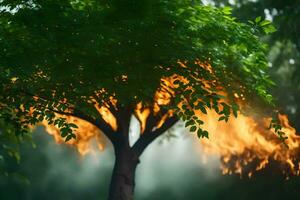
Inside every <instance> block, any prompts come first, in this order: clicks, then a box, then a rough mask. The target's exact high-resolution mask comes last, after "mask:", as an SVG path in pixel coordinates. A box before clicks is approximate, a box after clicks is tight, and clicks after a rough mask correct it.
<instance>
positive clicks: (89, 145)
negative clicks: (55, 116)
mask: <svg viewBox="0 0 300 200" xmlns="http://www.w3.org/2000/svg"><path fill="white" fill-rule="evenodd" d="M66 118H67V121H68V122H70V123H74V124H76V125H77V126H78V129H75V130H74V131H75V134H76V139H72V140H69V141H68V142H65V141H64V138H62V137H61V135H60V132H59V129H58V128H57V127H55V126H54V125H48V124H47V122H46V121H45V122H44V123H43V124H44V125H45V128H46V131H47V132H48V133H49V134H50V135H52V136H53V137H54V139H55V141H56V142H57V143H58V144H63V143H67V144H68V145H72V146H75V147H76V148H77V150H78V152H79V153H80V154H81V155H85V154H87V153H91V152H93V151H94V150H93V146H94V145H93V142H95V144H96V145H97V147H98V149H99V150H100V151H102V150H103V149H104V146H105V140H104V138H103V137H102V134H101V132H100V130H99V129H98V128H97V127H95V126H94V125H92V124H90V123H88V122H86V121H84V120H81V119H78V118H75V117H66Z"/></svg>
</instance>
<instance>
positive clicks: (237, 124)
mask: <svg viewBox="0 0 300 200" xmlns="http://www.w3.org/2000/svg"><path fill="white" fill-rule="evenodd" d="M179 64H180V65H182V67H186V66H185V65H184V63H179ZM199 65H201V67H203V68H207V70H208V71H211V70H212V69H211V67H210V65H203V64H201V63H200V64H199ZM211 73H212V72H211ZM176 80H180V81H181V82H183V83H184V82H187V80H186V79H185V78H184V77H181V76H177V75H173V76H170V77H164V78H163V79H162V80H161V88H159V89H158V90H157V92H156V94H155V96H154V99H155V101H154V102H153V105H152V107H145V106H144V105H142V103H138V104H137V106H136V110H135V112H134V115H135V116H136V117H137V119H138V120H139V123H140V125H141V130H140V133H141V134H142V133H143V131H144V130H145V127H146V120H147V118H148V117H149V115H150V114H157V113H158V112H159V111H160V109H161V106H162V105H167V104H169V102H170V99H171V97H172V96H174V90H173V89H174V88H176V85H174V81H176ZM235 95H236V98H238V97H239V96H237V94H235ZM239 98H240V99H242V100H243V96H242V94H241V97H239ZM110 101H111V102H110V103H109V104H107V105H104V106H102V107H100V106H99V105H98V104H97V102H96V109H97V110H98V112H99V113H100V115H101V116H102V117H103V119H104V120H105V121H106V122H107V123H108V124H109V125H110V126H111V127H112V128H113V129H114V130H117V128H118V127H117V120H116V117H115V116H114V115H113V114H112V113H111V112H110V110H109V108H110V106H115V103H116V100H114V99H111V100H110ZM179 106H180V105H179ZM172 114H173V112H172V111H170V112H168V113H167V114H165V115H164V116H162V118H161V121H160V122H159V123H158V124H157V125H156V128H158V127H160V126H161V125H162V124H163V123H164V121H165V120H166V119H167V117H169V116H171V115H172ZM200 118H201V119H202V120H203V121H204V122H205V123H204V125H203V129H205V130H207V131H208V132H209V137H210V139H209V140H207V139H202V140H199V139H197V140H195V141H197V142H196V145H197V146H198V147H199V148H202V149H203V150H204V152H205V155H206V156H209V155H219V156H220V159H221V163H222V164H221V169H222V172H223V173H224V174H233V173H237V174H240V175H244V174H246V175H248V176H249V177H251V176H252V175H253V173H254V172H255V171H259V170H262V169H264V168H266V167H267V166H268V165H269V164H270V163H271V162H277V163H278V166H279V167H280V169H281V171H282V172H283V173H284V174H286V175H287V176H289V175H299V174H300V164H299V162H298V157H299V156H298V155H300V154H299V153H300V152H299V144H300V136H298V135H297V134H296V131H295V129H294V128H293V127H291V126H290V125H289V121H288V118H287V116H286V115H279V119H280V121H281V123H282V126H283V131H284V132H285V133H286V136H287V137H288V139H287V140H286V144H287V145H288V147H289V148H287V147H286V146H285V145H284V144H283V143H282V142H280V140H279V139H278V137H277V136H276V134H275V133H274V132H273V131H271V130H269V129H267V128H266V127H268V124H269V123H270V120H271V119H261V120H257V119H254V118H252V117H250V116H245V115H242V114H239V115H238V117H237V118H234V117H231V118H230V119H229V121H228V122H224V121H218V119H219V116H218V114H217V113H215V112H214V111H212V110H211V111H210V110H208V111H207V115H200ZM67 120H68V121H69V122H72V123H75V124H77V125H78V127H79V128H78V129H77V130H76V134H77V138H76V140H70V141H69V142H67V144H70V145H73V146H75V147H76V148H77V149H78V151H79V153H80V154H82V155H85V154H87V153H89V152H91V151H92V148H91V145H92V141H93V140H94V139H95V140H96V143H97V145H98V148H99V149H100V150H102V149H103V148H104V144H105V140H104V137H102V134H101V132H100V130H98V129H97V128H96V127H95V126H93V125H92V124H90V123H88V122H86V121H83V120H80V119H77V118H75V117H67ZM45 125H46V124H45ZM46 130H47V132H48V133H49V134H51V135H53V136H54V138H55V140H56V142H58V143H64V140H63V138H61V136H60V133H59V130H58V128H56V127H54V126H50V125H46ZM200 143H201V145H199V144H200Z"/></svg>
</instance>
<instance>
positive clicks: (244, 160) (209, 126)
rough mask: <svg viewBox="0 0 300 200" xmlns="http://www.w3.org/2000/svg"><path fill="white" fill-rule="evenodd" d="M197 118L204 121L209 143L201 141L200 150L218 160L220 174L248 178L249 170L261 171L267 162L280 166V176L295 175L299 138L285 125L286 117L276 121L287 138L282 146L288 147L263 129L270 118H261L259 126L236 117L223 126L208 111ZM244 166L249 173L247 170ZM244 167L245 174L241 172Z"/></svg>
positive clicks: (213, 113) (242, 116) (213, 114)
mask: <svg viewBox="0 0 300 200" xmlns="http://www.w3.org/2000/svg"><path fill="white" fill-rule="evenodd" d="M201 117H202V118H203V119H204V121H205V124H204V129H206V130H208V131H209V133H210V135H209V136H210V139H209V140H207V139H203V140H201V143H202V145H201V148H202V149H203V150H204V152H205V154H206V156H209V155H219V156H220V157H221V161H222V166H221V168H222V171H223V173H224V174H232V173H238V174H241V175H242V174H244V173H246V174H248V176H249V177H251V176H252V174H253V172H252V170H253V167H254V169H255V170H256V171H258V170H261V169H264V168H265V167H266V166H267V164H268V163H269V162H270V161H271V160H274V161H277V162H279V163H280V165H281V166H280V167H281V168H283V170H284V171H283V173H287V175H288V173H291V174H293V175H298V174H299V163H297V161H296V160H295V159H296V157H297V153H298V152H299V144H300V136H298V135H296V131H295V129H294V128H293V127H291V126H290V125H289V122H288V118H287V116H286V115H279V119H280V121H281V123H282V125H283V131H284V132H285V133H286V136H288V139H287V140H286V144H287V145H288V146H289V148H287V147H286V146H285V145H284V144H282V143H281V142H280V141H279V139H278V137H277V136H276V135H275V134H274V132H273V131H271V130H268V129H267V128H266V127H268V124H269V122H270V119H264V120H263V124H259V123H258V122H257V121H256V120H254V119H253V118H251V117H246V116H244V115H241V114H240V115H239V116H238V118H234V117H231V118H230V119H229V121H228V122H227V123H226V122H224V121H221V122H219V121H218V116H217V114H216V113H215V112H214V111H208V115H203V116H201ZM248 165H249V166H251V167H252V170H249V166H248ZM246 166H248V167H246ZM296 166H297V167H296ZM246 168H247V170H248V171H244V169H246Z"/></svg>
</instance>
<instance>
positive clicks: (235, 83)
mask: <svg viewBox="0 0 300 200" xmlns="http://www.w3.org/2000/svg"><path fill="white" fill-rule="evenodd" d="M0 6H1V7H2V9H1V16H0V51H1V53H0V68H1V78H0V81H1V85H0V90H1V96H0V106H1V111H0V114H1V118H3V119H4V120H6V121H8V122H13V123H14V124H15V126H16V127H18V128H19V130H20V132H25V131H26V130H27V128H28V125H29V124H36V123H38V122H39V121H42V120H44V119H46V120H48V122H49V123H54V124H56V125H58V126H59V127H60V128H61V130H62V136H64V137H66V138H67V140H68V139H71V138H72V137H75V135H74V134H73V133H72V128H76V125H74V124H68V123H67V122H66V121H65V120H64V118H56V117H55V112H65V111H67V110H70V109H73V110H74V108H76V109H77V110H80V111H81V112H84V113H85V114H87V115H89V117H92V118H97V117H99V113H97V112H95V111H96V110H95V107H94V104H95V102H97V103H98V104H100V105H104V104H105V102H109V101H110V100H111V98H113V99H116V100H117V103H116V104H117V105H115V106H116V107H117V110H118V108H124V107H126V108H129V109H131V110H132V112H133V110H134V108H135V107H136V104H137V103H139V102H143V105H144V106H145V107H146V106H151V105H153V102H154V96H155V93H156V91H157V90H158V88H160V87H161V86H162V85H163V84H164V83H162V79H163V78H167V77H172V76H174V75H175V76H176V77H181V79H179V78H178V79H175V80H174V81H173V82H172V84H173V85H175V86H176V87H174V88H173V90H174V91H173V92H174V93H173V95H172V100H171V101H170V103H169V104H168V105H164V106H162V107H164V109H173V110H174V111H175V114H176V115H177V116H178V117H180V118H182V119H183V120H185V121H186V122H187V125H188V126H191V128H190V129H191V131H196V130H198V135H199V136H200V137H208V135H207V134H208V133H207V132H206V131H204V130H202V129H201V124H202V121H201V119H198V117H196V115H195V110H200V111H201V112H203V113H206V109H210V108H212V109H215V110H216V112H218V113H219V114H220V120H226V121H227V120H228V117H229V115H230V114H231V113H234V114H235V115H236V113H237V110H238V106H237V104H236V103H237V102H238V101H242V100H246V101H244V103H243V105H245V107H247V106H248V105H250V103H249V102H251V106H253V105H266V104H267V105H271V104H272V97H271V95H269V94H268V91H267V90H268V88H269V86H271V85H272V81H271V80H270V79H269V77H268V75H267V70H268V65H267V60H266V57H265V51H266V45H265V44H263V43H262V42H261V41H260V40H259V37H258V34H260V33H259V32H258V30H257V28H256V27H257V24H256V23H255V22H253V23H254V24H244V23H239V22H238V21H236V20H235V18H233V17H232V16H231V11H230V9H229V8H227V7H226V8H223V9H216V8H213V7H206V6H201V5H200V4H196V3H192V2H191V1H182V0H173V1H167V0H143V1H137V0H134V1H125V0H113V1H94V0H30V1H11V0H3V1H1V3H0ZM264 26H268V27H269V26H270V27H271V24H269V23H267V22H266V24H264ZM267 30H270V29H267ZM220 94H226V100H224V99H223V98H224V97H222V96H221V95H220ZM180 102H181V104H180ZM182 102H183V103H182ZM179 105H180V106H179Z"/></svg>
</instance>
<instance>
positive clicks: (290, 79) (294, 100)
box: [213, 0, 300, 132]
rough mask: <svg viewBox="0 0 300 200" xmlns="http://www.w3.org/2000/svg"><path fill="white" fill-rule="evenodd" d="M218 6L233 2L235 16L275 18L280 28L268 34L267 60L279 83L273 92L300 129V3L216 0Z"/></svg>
mask: <svg viewBox="0 0 300 200" xmlns="http://www.w3.org/2000/svg"><path fill="white" fill-rule="evenodd" d="M213 2H214V4H215V5H216V6H222V5H223V6H224V5H231V6H232V7H233V11H232V12H233V16H236V17H237V18H238V19H240V20H242V21H245V22H246V21H248V20H249V19H254V18H256V17H257V16H264V15H265V16H266V17H268V18H270V19H272V21H273V23H274V24H275V25H276V28H277V31H276V32H275V33H274V34H271V35H269V36H268V37H265V38H264V40H265V41H266V42H267V43H268V44H269V45H270V51H269V55H268V58H269V59H268V60H269V62H270V63H271V64H272V68H271V70H270V75H271V77H272V79H273V80H275V82H276V84H277V87H276V88H273V90H272V92H271V93H272V94H273V95H274V96H276V97H277V98H278V102H277V106H278V107H279V108H280V110H282V111H283V112H284V113H286V114H288V115H289V119H290V120H291V122H292V124H293V127H295V128H296V129H297V132H299V130H300V124H299V123H298V122H299V118H300V104H299V102H300V95H299V94H300V92H299V88H300V87H299V77H300V76H299V75H300V70H299V69H300V67H299V63H300V62H299V58H300V56H299V51H300V40H299V37H298V35H299V31H300V30H299V27H300V26H299V20H297V19H298V18H299V17H300V12H299V11H300V7H299V6H298V2H297V1H292V0H287V1H272V0H260V1H255V2H254V1H250V0H237V1H235V2H234V3H232V2H231V3H230V2H229V1H224V0H214V1H213Z"/></svg>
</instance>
